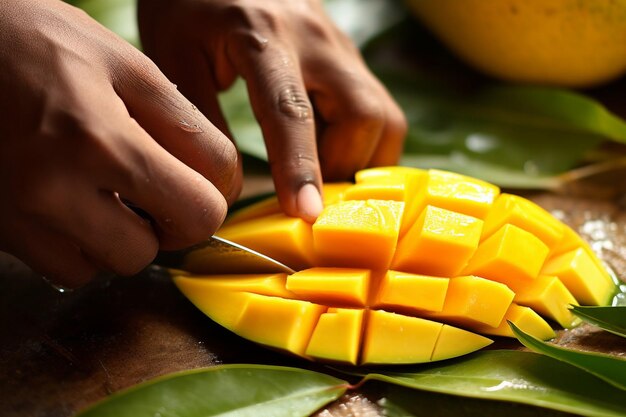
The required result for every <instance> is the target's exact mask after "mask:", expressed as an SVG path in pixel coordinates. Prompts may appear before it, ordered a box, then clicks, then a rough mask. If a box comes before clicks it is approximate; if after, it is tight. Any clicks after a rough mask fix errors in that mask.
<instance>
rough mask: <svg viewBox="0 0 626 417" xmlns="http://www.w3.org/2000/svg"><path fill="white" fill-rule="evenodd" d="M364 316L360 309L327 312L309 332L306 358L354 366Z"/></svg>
mask: <svg viewBox="0 0 626 417" xmlns="http://www.w3.org/2000/svg"><path fill="white" fill-rule="evenodd" d="M364 312H365V310H363V309H358V310H356V309H347V308H329V309H328V311H327V312H326V313H323V314H322V315H321V316H320V319H319V322H318V323H317V326H315V329H314V330H313V334H312V336H311V340H310V341H309V345H308V346H307V348H306V352H305V353H306V355H307V356H311V357H313V358H316V359H324V360H330V361H336V362H345V363H349V364H352V365H356V364H357V363H358V358H359V351H360V346H361V329H362V326H363V315H364Z"/></svg>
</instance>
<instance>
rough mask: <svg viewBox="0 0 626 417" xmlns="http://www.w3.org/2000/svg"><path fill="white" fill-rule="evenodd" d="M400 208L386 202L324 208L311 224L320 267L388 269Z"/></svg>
mask: <svg viewBox="0 0 626 417" xmlns="http://www.w3.org/2000/svg"><path fill="white" fill-rule="evenodd" d="M403 208H404V203H401V202H397V201H387V200H367V201H343V202H340V203H337V204H333V205H330V206H328V207H326V208H325V209H324V211H323V212H322V214H320V216H319V217H318V218H317V220H316V221H315V223H314V224H313V239H314V248H315V252H316V253H317V255H318V256H319V262H320V265H322V266H340V267H354V268H370V269H387V268H388V267H389V263H390V262H391V259H392V257H393V254H394V252H395V249H396V243H397V240H398V233H399V231H400V220H401V217H402V210H403ZM356 248H358V250H355V249H356Z"/></svg>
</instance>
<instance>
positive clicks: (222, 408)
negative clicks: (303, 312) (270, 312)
mask: <svg viewBox="0 0 626 417" xmlns="http://www.w3.org/2000/svg"><path fill="white" fill-rule="evenodd" d="M347 386H348V384H347V382H345V381H342V380H339V379H336V378H333V377H331V376H328V375H325V374H321V373H317V372H313V371H307V370H304V369H296V368H286V367H277V366H263V365H222V366H216V367H213V368H208V369H203V370H194V371H188V372H183V373H178V374H173V375H170V376H166V377H164V378H159V379H155V380H152V381H150V382H147V383H145V384H141V385H138V386H136V387H133V388H131V389H129V390H127V391H124V392H121V393H118V394H114V395H112V396H111V397H110V398H109V399H107V400H105V401H103V402H101V403H99V404H96V405H95V406H93V407H92V408H89V409H87V410H85V411H83V412H82V413H80V414H79V416H80V417H126V416H128V417H143V416H145V417H155V416H161V417H210V416H224V417H225V416H228V417H248V416H250V417H257V416H268V417H282V416H284V417H298V416H302V417H306V416H309V415H311V414H312V413H313V412H314V411H316V410H317V409H319V408H321V407H323V406H324V405H325V404H328V403H329V402H331V401H333V400H335V399H337V398H338V397H339V396H341V395H342V394H343V393H344V392H345V390H346V388H347Z"/></svg>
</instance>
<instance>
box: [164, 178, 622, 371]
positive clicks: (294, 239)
mask: <svg viewBox="0 0 626 417" xmlns="http://www.w3.org/2000/svg"><path fill="white" fill-rule="evenodd" d="M323 199H324V206H325V208H324V211H323V212H322V214H321V215H320V216H319V218H318V219H317V221H316V222H315V223H314V224H309V223H306V222H305V221H303V220H301V219H297V218H292V217H288V216H286V215H284V214H282V213H281V211H280V207H279V205H278V202H277V200H276V199H275V198H270V199H267V200H264V201H262V202H259V203H256V204H254V205H252V206H249V207H247V208H245V209H243V210H241V211H240V212H237V213H234V214H233V215H232V216H231V217H230V218H229V219H228V221H227V222H226V223H225V224H224V226H223V227H222V229H221V230H220V231H219V232H218V235H219V236H221V237H223V238H226V239H229V240H232V241H234V242H237V243H240V244H242V245H245V246H248V247H250V248H252V249H254V250H256V251H258V252H261V253H263V254H266V255H268V256H271V257H273V258H275V259H277V260H279V261H281V262H283V263H285V264H286V265H289V266H291V267H292V268H294V269H295V270H296V271H297V272H296V273H294V274H291V275H287V274H281V273H278V274H256V275H254V274H252V275H235V274H233V275H205V276H198V275H192V274H187V273H184V272H179V273H177V274H176V276H175V278H174V279H175V282H176V285H177V286H178V287H179V288H180V290H181V291H182V292H183V293H184V294H185V295H186V296H187V297H188V298H189V299H190V300H191V301H192V302H193V303H194V304H195V305H196V306H197V307H198V308H199V309H200V310H202V311H203V312H204V313H205V314H206V315H208V316H209V317H210V318H212V319H213V320H214V321H216V322H217V323H219V324H221V325H222V326H224V327H226V328H228V329H230V330H232V331H233V332H235V333H237V334H238V335H240V336H242V337H244V338H247V339H249V340H252V341H254V342H257V343H260V344H262V345H265V346H268V347H272V348H275V349H280V350H283V351H287V352H290V353H292V354H295V355H298V356H301V357H304V358H308V359H312V360H320V361H330V362H337V363H346V364H353V365H360V364H406V363H421V362H430V361H437V360H442V359H447V358H452V357H456V356H460V355H464V354H467V353H470V352H473V351H476V350H478V349H481V348H483V347H485V346H487V345H489V344H490V343H492V339H490V338H488V337H487V336H505V337H511V336H512V332H511V329H510V327H509V325H508V322H509V321H510V322H513V323H515V324H516V325H517V326H518V327H520V328H521V329H523V330H524V331H526V332H527V333H530V334H532V335H534V336H536V337H538V338H541V339H550V338H552V337H553V336H554V331H553V329H552V325H551V323H556V324H558V325H560V326H562V327H572V326H575V325H576V324H577V320H576V319H575V317H574V316H573V315H572V314H571V312H570V311H569V306H570V305H578V304H587V305H606V304H607V303H609V302H610V300H611V296H612V295H613V293H614V292H615V284H614V283H613V281H612V279H611V277H610V275H609V274H608V273H607V271H606V269H605V268H604V267H603V265H602V263H601V261H600V260H599V259H598V258H597V257H596V256H595V255H594V253H593V252H592V250H591V249H590V247H589V246H588V245H587V244H586V243H585V242H584V241H583V240H582V239H581V238H580V237H579V236H578V235H577V234H576V233H575V232H574V231H573V230H572V229H570V228H569V227H568V226H566V225H565V224H563V223H561V222H560V221H559V220H557V219H556V218H554V217H553V216H552V215H550V214H549V213H548V212H547V211H545V210H544V209H542V208H541V207H539V206H538V205H536V204H534V203H533V202H531V201H530V200H527V199H524V198H522V197H519V196H516V195H512V194H506V193H501V192H500V190H499V188H498V187H496V186H494V185H492V184H489V183H487V182H484V181H481V180H478V179H474V178H470V177H467V176H463V175H459V174H455V173H451V172H446V171H440V170H419V169H413V168H406V167H386V168H373V169H367V170H363V171H360V172H358V173H357V175H356V183H354V184H352V183H341V184H327V185H325V186H324V190H323ZM189 256H190V258H189V259H188V262H189V263H190V264H194V265H198V263H201V262H202V252H201V251H200V252H196V253H192V254H190V255H189ZM207 267H210V265H207ZM182 269H185V265H182Z"/></svg>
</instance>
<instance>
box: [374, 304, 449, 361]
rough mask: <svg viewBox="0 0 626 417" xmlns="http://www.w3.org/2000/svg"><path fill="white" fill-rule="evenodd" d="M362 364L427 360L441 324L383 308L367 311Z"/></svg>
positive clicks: (433, 347)
mask: <svg viewBox="0 0 626 417" xmlns="http://www.w3.org/2000/svg"><path fill="white" fill-rule="evenodd" d="M366 326H367V327H366V329H365V340H364V343H363V347H362V355H363V357H362V359H361V362H362V363H364V364H372V365H373V364H382V363H394V364H401V363H421V362H430V358H431V356H432V353H433V350H434V349H435V344H436V343H437V338H438V337H439V332H441V328H442V327H443V324H441V323H437V322H434V321H430V320H425V319H421V318H418V317H409V316H405V315H402V314H396V313H391V312H387V311H384V310H372V311H370V312H369V317H368V320H367V325H366Z"/></svg>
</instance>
